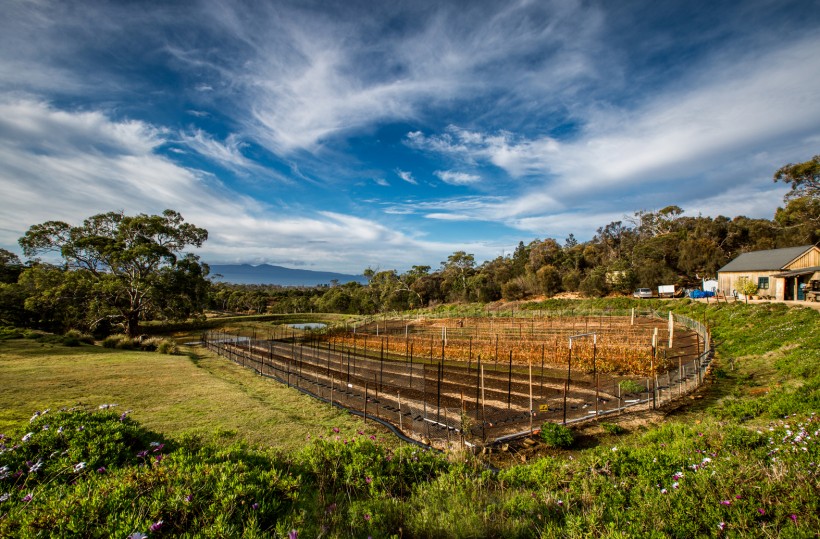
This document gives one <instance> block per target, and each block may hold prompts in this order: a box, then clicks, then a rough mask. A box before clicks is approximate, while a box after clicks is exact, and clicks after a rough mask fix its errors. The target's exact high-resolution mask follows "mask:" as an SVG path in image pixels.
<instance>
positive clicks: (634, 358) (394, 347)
mask: <svg viewBox="0 0 820 539" xmlns="http://www.w3.org/2000/svg"><path fill="white" fill-rule="evenodd" d="M669 327H670V326H669V324H668V323H667V322H666V321H664V320H660V319H658V318H646V317H637V318H635V317H616V316H601V317H569V318H560V319H555V318H548V317H545V318H536V317H534V316H533V317H531V318H499V319H494V318H486V317H477V318H457V319H450V318H443V319H420V320H408V321H404V320H385V321H382V322H371V323H369V324H366V325H362V326H360V327H357V328H354V329H352V330H349V329H345V330H336V331H331V332H329V333H328V334H327V335H325V336H324V337H323V339H325V340H326V342H330V343H331V346H332V347H333V348H339V349H351V350H353V352H354V354H355V353H362V354H364V355H371V356H372V355H376V354H378V355H382V354H383V355H384V357H385V358H388V359H391V360H400V361H410V360H414V361H415V360H424V359H426V360H427V361H428V362H433V361H442V360H443V361H454V362H462V363H464V362H466V363H468V364H470V363H475V362H478V361H479V360H481V361H483V362H484V363H485V364H492V365H494V366H495V365H498V364H499V363H504V364H506V363H507V362H508V361H509V359H510V358H511V360H512V363H513V365H516V366H526V365H534V366H540V365H542V364H545V365H549V366H553V367H554V366H563V365H566V364H567V362H568V361H569V357H570V356H569V349H568V343H569V337H571V336H573V335H579V334H582V335H585V334H594V335H595V337H594V338H593V339H583V340H576V341H575V344H574V345H573V350H572V362H573V365H574V368H576V369H578V370H579V371H580V372H588V373H591V372H593V370H597V372H598V373H614V374H620V375H635V376H648V375H649V373H650V372H652V371H653V370H654V372H660V373H663V372H666V371H667V370H669V369H674V368H676V367H677V366H678V360H679V359H680V358H683V359H684V360H686V359H687V358H690V357H696V356H697V355H699V354H700V353H701V351H702V350H703V342H702V339H701V338H700V336H699V335H698V333H697V332H695V331H692V330H689V329H687V328H680V327H678V328H677V329H675V328H674V327H673V332H674V335H673V338H672V341H671V346H669V342H670V339H669V336H670V332H669ZM653 343H655V344H654V346H653Z"/></svg>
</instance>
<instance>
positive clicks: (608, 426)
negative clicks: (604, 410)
mask: <svg viewBox="0 0 820 539" xmlns="http://www.w3.org/2000/svg"><path fill="white" fill-rule="evenodd" d="M601 428H603V429H604V431H605V432H608V433H609V434H615V435H618V434H624V433H626V429H625V428H623V427H622V426H620V425H618V424H616V423H601Z"/></svg>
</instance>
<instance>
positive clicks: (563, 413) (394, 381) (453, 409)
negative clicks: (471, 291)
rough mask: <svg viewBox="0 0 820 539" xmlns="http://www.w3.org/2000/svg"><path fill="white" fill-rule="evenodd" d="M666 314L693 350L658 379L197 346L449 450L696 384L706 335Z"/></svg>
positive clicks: (318, 347) (706, 354)
mask: <svg viewBox="0 0 820 539" xmlns="http://www.w3.org/2000/svg"><path fill="white" fill-rule="evenodd" d="M653 316H654V317H656V318H661V317H659V316H658V315H657V314H656V313H655V314H654V315H653ZM673 317H674V321H675V324H677V325H680V326H684V327H686V328H688V329H690V330H692V331H693V332H695V333H697V334H698V336H699V338H702V339H703V343H704V346H703V348H702V350H703V351H702V352H700V353H699V354H696V355H694V357H690V358H687V359H686V360H684V359H683V358H682V357H680V358H679V359H678V365H677V367H675V368H670V369H669V370H667V371H666V372H663V373H658V372H655V373H654V374H650V375H649V376H647V377H642V378H636V377H634V376H633V377H619V376H616V375H612V374H601V373H596V374H595V375H594V376H593V375H592V374H590V373H578V372H572V371H571V369H570V368H568V366H560V365H559V366H555V365H552V366H549V368H545V366H544V365H543V363H542V364H541V365H540V366H533V365H530V366H528V367H527V366H524V367H522V366H520V365H516V366H514V365H513V361H512V354H510V360H509V364H508V365H502V366H499V365H492V364H487V363H485V364H481V363H480V361H479V362H474V363H471V364H467V365H464V364H463V362H460V363H453V362H448V361H446V358H444V360H438V359H436V360H435V361H432V362H430V361H427V360H424V359H416V360H413V359H412V358H410V360H409V361H407V360H405V361H401V360H395V359H386V358H385V356H384V354H383V353H382V354H379V355H377V356H374V355H373V352H372V351H367V350H365V351H361V350H356V351H355V353H354V350H351V349H350V348H349V347H347V348H336V347H334V346H333V345H332V344H331V343H330V342H329V341H327V342H324V341H323V340H322V339H321V338H320V335H317V334H316V333H314V332H305V333H301V334H297V333H296V332H295V331H291V332H290V335H288V334H287V332H284V333H283V335H281V336H270V337H269V338H268V339H261V338H254V337H247V336H245V337H243V336H240V335H235V334H227V333H222V332H218V331H209V332H207V333H206V334H204V335H203V342H204V344H205V345H206V346H207V347H208V348H209V349H210V350H212V351H214V352H216V353H217V354H219V355H221V356H224V357H226V358H228V359H230V360H231V361H233V362H235V363H237V364H239V365H242V366H243V367H247V368H251V369H253V370H254V371H255V372H256V373H258V374H260V375H261V376H266V377H270V378H273V379H276V380H278V381H279V382H282V383H284V384H287V385H288V386H293V387H296V388H298V389H300V390H301V391H304V392H306V393H308V394H311V395H313V396H314V397H317V398H319V399H323V400H324V401H325V402H328V403H329V405H330V406H339V407H343V408H347V409H351V410H357V411H359V412H361V413H363V414H364V415H365V420H367V419H368V418H370V419H373V418H376V419H379V420H381V421H385V422H388V423H391V424H392V425H394V426H395V427H396V428H398V429H399V430H400V431H401V432H402V433H404V434H405V435H407V436H410V437H413V438H415V439H418V440H421V441H422V442H423V443H426V444H431V445H434V446H436V447H449V446H450V445H451V444H453V443H462V442H463V443H467V444H472V445H486V444H491V443H494V442H499V441H504V440H506V439H510V438H514V437H517V436H522V435H526V434H530V433H531V432H532V431H533V430H534V429H538V428H539V427H540V425H541V424H542V423H544V422H545V421H550V422H556V423H564V424H568V423H574V422H579V421H584V420H588V419H595V418H599V417H602V416H606V415H610V414H617V413H622V412H623V411H625V410H628V409H632V408H643V409H646V408H651V407H657V406H660V405H661V404H663V403H666V402H669V401H671V400H673V399H676V398H680V397H682V396H683V395H685V394H687V393H689V392H690V391H692V390H694V389H695V388H697V387H698V386H699V385H700V384H701V383H702V381H703V379H704V375H705V372H706V369H707V368H708V366H709V364H710V362H711V360H712V357H713V351H712V347H711V342H710V334H709V331H708V328H707V327H706V326H705V325H704V324H702V323H700V322H698V321H696V320H692V319H690V318H688V317H685V316H681V315H673ZM589 335H590V334H586V335H584V334H582V335H576V336H574V338H579V337H580V338H583V337H587V336H589ZM698 348H699V351H700V350H701V349H700V347H698ZM368 353H369V355H367V354H368ZM570 358H571V352H570ZM568 363H571V361H570V362H568Z"/></svg>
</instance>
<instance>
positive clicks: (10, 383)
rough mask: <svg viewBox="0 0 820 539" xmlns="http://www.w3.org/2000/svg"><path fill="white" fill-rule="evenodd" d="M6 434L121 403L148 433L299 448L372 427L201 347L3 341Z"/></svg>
mask: <svg viewBox="0 0 820 539" xmlns="http://www.w3.org/2000/svg"><path fill="white" fill-rule="evenodd" d="M0 379H2V380H3V386H4V390H3V391H2V392H0V432H2V431H4V430H7V429H8V428H9V427H10V426H11V425H14V424H19V422H20V421H22V420H27V419H28V418H29V417H31V414H32V413H33V412H34V411H35V410H42V409H45V408H52V409H54V408H60V407H63V406H74V405H77V404H79V403H82V404H84V405H87V406H90V407H97V406H99V405H101V404H110V403H116V404H118V405H119V408H118V410H122V411H126V410H132V412H131V414H132V417H134V418H135V419H137V420H138V421H140V422H141V423H142V424H143V425H144V426H145V427H147V428H149V429H152V430H156V431H159V432H162V433H164V434H166V435H168V436H172V437H175V436H179V435H182V434H197V435H204V436H205V437H206V438H212V437H214V438H223V439H225V440H226V441H233V440H235V439H239V440H244V441H247V442H248V443H251V444H253V445H258V446H272V447H276V448H280V449H283V450H292V449H295V448H298V447H301V446H302V445H304V443H305V440H306V437H307V436H308V435H311V436H316V435H319V434H326V433H327V432H328V431H329V430H330V429H331V428H332V427H339V428H340V429H342V432H343V433H345V432H348V433H350V432H355V431H356V430H358V429H361V428H362V427H363V424H362V422H361V421H360V420H359V419H357V418H355V417H353V416H350V415H348V414H346V413H344V412H341V411H339V410H338V409H331V408H330V406H329V405H327V404H324V405H323V404H321V403H319V402H318V401H315V400H314V399H312V398H310V397H308V396H306V395H303V394H301V393H299V392H298V391H296V390H295V389H290V388H287V387H285V386H283V385H282V384H279V383H277V382H274V381H273V380H270V379H267V378H262V377H260V376H258V375H255V374H254V373H253V372H252V371H250V370H247V369H243V368H242V367H240V366H237V365H234V364H232V363H229V362H228V361H226V360H225V359H221V358H219V357H217V356H215V355H213V354H211V353H210V352H207V351H205V350H199V349H197V350H196V351H195V352H194V353H193V354H192V357H188V356H168V355H163V354H157V353H151V352H136V351H119V350H117V351H113V350H107V349H102V348H99V347H93V346H83V347H80V348H66V347H63V346H57V345H50V344H42V343H37V342H32V341H26V340H14V341H4V342H2V343H0Z"/></svg>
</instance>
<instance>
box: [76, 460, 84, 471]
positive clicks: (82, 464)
mask: <svg viewBox="0 0 820 539" xmlns="http://www.w3.org/2000/svg"><path fill="white" fill-rule="evenodd" d="M83 468H85V462H78V463H77V464H75V465H74V471H75V472H79V471H80V470H82V469H83Z"/></svg>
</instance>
